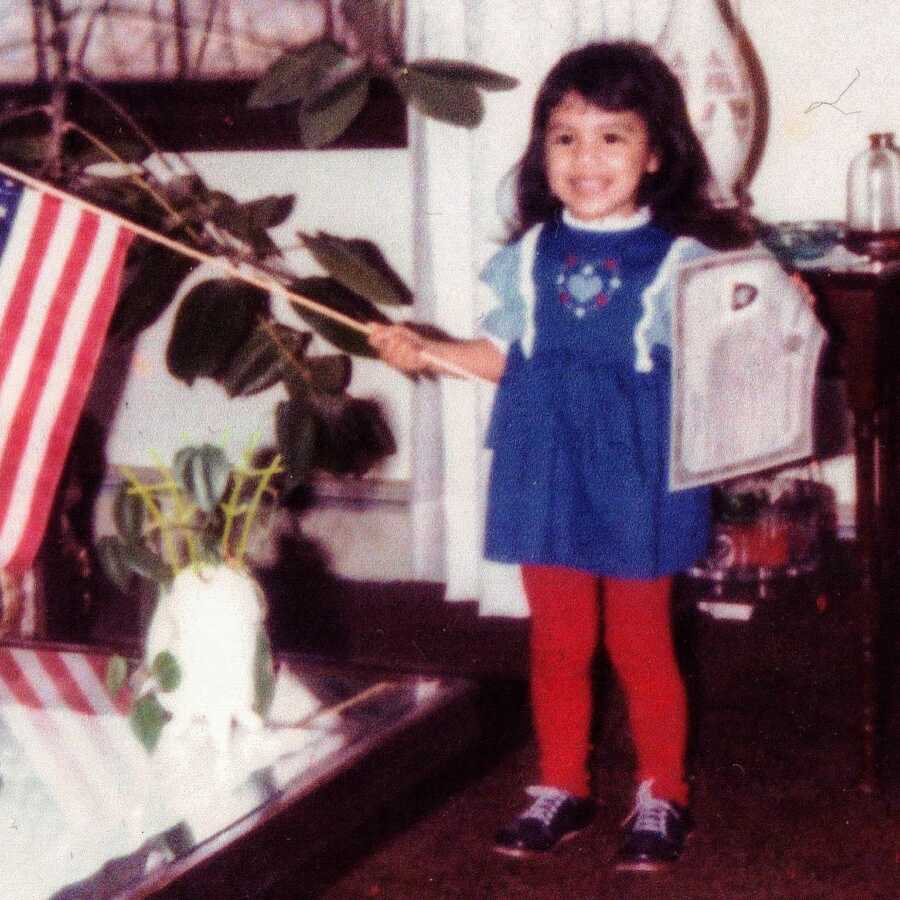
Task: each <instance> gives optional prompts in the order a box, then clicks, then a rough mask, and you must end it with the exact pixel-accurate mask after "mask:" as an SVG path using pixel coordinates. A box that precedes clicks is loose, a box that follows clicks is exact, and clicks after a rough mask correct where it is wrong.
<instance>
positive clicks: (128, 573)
mask: <svg viewBox="0 0 900 900" xmlns="http://www.w3.org/2000/svg"><path fill="white" fill-rule="evenodd" d="M97 557H98V559H99V560H100V566H101V568H102V569H103V572H104V574H105V575H106V577H107V578H108V579H109V580H110V581H111V582H112V583H113V584H114V585H115V586H116V587H117V588H118V589H119V590H120V591H122V592H123V593H124V592H125V591H127V590H128V588H129V587H130V585H131V577H132V568H131V565H130V564H129V563H128V561H127V559H126V558H125V544H124V543H123V542H122V541H121V540H119V538H117V537H113V536H112V535H109V534H107V535H104V536H103V537H101V538H100V539H99V540H98V541H97Z"/></svg>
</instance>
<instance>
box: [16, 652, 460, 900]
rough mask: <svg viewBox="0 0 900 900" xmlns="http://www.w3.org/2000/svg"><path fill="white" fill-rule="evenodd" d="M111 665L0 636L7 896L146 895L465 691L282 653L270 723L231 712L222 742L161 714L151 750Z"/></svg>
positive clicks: (99, 657) (94, 656) (94, 655)
mask: <svg viewBox="0 0 900 900" xmlns="http://www.w3.org/2000/svg"><path fill="white" fill-rule="evenodd" d="M105 667H106V657H105V656H104V655H103V654H101V653H98V652H96V651H90V652H85V651H83V650H77V649H68V648H67V649H59V648H53V647H40V648H38V647H30V646H16V645H4V646H0V777H2V783H0V840H2V842H3V848H4V860H3V866H2V869H0V897H9V898H13V897H14V898H16V900H31V898H34V900H44V898H49V897H58V898H67V900H74V898H85V900H86V898H91V900H97V898H103V897H119V896H122V897H127V896H147V894H148V892H149V893H152V892H153V890H155V889H156V888H161V887H163V886H165V885H166V884H168V883H170V882H172V881H173V879H175V878H176V877H178V876H179V875H180V874H183V873H184V872H188V871H189V870H190V869H191V866H192V865H193V864H194V862H195V861H207V860H208V858H209V857H210V856H212V855H215V854H221V853H222V852H223V851H227V849H228V847H229V845H230V844H232V843H233V842H235V841H236V840H237V839H238V838H242V837H246V836H247V835H249V834H251V833H253V832H255V831H256V830H258V829H260V826H262V825H265V824H266V822H267V821H268V820H270V819H272V818H273V817H275V816H277V815H278V813H279V811H280V810H281V811H283V810H286V809H288V808H290V807H292V806H297V804H298V803H299V802H300V801H301V800H302V799H304V798H308V797H310V796H312V795H314V794H315V793H316V791H317V790H319V789H320V788H321V787H322V786H323V785H324V784H326V783H328V782H329V781H330V780H331V779H333V778H334V777H335V776H336V775H337V774H339V773H341V772H342V771H347V770H348V769H350V768H352V767H353V766H354V765H357V764H358V763H359V762H360V760H362V759H364V758H365V757H366V756H367V755H370V754H372V753H373V751H375V750H377V749H379V747H380V746H381V745H386V744H388V743H389V742H390V741H391V740H395V739H396V738H397V737H398V735H402V734H403V732H404V731H405V730H406V731H410V730H414V728H413V726H416V725H422V724H423V723H427V721H428V718H429V716H433V715H434V714H435V713H440V712H442V711H443V708H446V707H447V706H449V705H452V704H454V703H458V702H459V700H460V698H461V697H465V696H466V695H467V693H468V692H469V691H471V686H470V685H468V684H467V683H465V682H455V683H452V682H447V681H438V680H434V679H424V678H419V677H414V676H398V675H390V676H388V677H387V678H385V677H384V676H383V675H376V674H373V673H363V672H360V671H357V670H354V669H341V668H338V667H335V666H328V665H324V664H315V663H310V662H303V661H299V660H291V661H286V660H281V662H280V664H279V666H278V674H277V678H276V688H275V699H274V702H273V705H272V710H271V712H270V715H269V717H268V719H267V723H266V726H265V728H264V729H262V730H261V731H255V732H254V731H248V730H245V729H241V728H240V727H238V726H236V727H235V730H234V733H233V740H232V744H231V746H230V748H229V750H228V752H226V753H223V752H219V751H217V749H216V747H215V746H214V744H213V743H212V741H211V739H210V737H209V734H208V732H207V731H206V729H205V728H204V727H203V726H202V724H200V723H198V724H197V725H196V726H195V727H194V728H193V729H192V730H191V731H189V732H188V733H187V734H186V735H183V736H176V735H174V734H170V735H169V736H167V731H166V729H165V728H163V732H162V737H161V739H160V742H159V744H158V745H157V747H156V749H155V750H154V751H153V752H152V753H149V754H148V753H147V752H146V751H145V750H144V748H143V747H142V745H141V744H140V743H139V742H138V740H137V739H136V737H135V736H134V735H133V733H132V732H131V729H130V725H129V722H128V719H127V718H126V717H125V715H124V714H123V709H122V708H120V707H119V708H117V704H116V702H114V701H113V699H112V698H111V697H110V695H109V693H108V692H107V689H106V686H105ZM424 733H427V730H426V732H424ZM420 737H421V735H420ZM447 737H448V735H447V733H446V732H445V733H444V734H443V735H439V736H438V738H437V739H438V740H441V739H446V738H447ZM455 737H456V738H458V739H459V745H460V746H462V744H464V743H465V742H466V735H464V734H463V733H459V734H457V735H455ZM468 737H471V734H469V735H468ZM351 802H352V798H351ZM324 824H325V823H323V825H324Z"/></svg>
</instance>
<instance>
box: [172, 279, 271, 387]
mask: <svg viewBox="0 0 900 900" xmlns="http://www.w3.org/2000/svg"><path fill="white" fill-rule="evenodd" d="M268 297H269V295H268V292H266V291H264V290H263V289H261V288H258V287H254V286H253V285H249V284H247V283H245V282H243V281H239V280H237V279H233V278H230V279H216V280H211V281H204V282H202V283H201V284H198V285H197V286H196V287H194V288H193V289H191V290H190V291H189V292H188V294H187V296H186V297H185V298H184V300H182V302H181V305H180V307H179V309H178V314H177V315H176V317H175V323H174V325H173V326H172V334H171V337H170V338H169V346H168V347H167V349H166V363H167V364H168V367H169V371H170V372H171V373H172V374H173V375H174V376H175V377H176V378H180V379H181V380H182V381H185V382H187V383H188V384H193V381H194V379H195V378H197V377H200V376H204V375H205V376H209V377H211V378H212V377H215V376H216V375H219V374H220V373H222V372H224V371H225V370H226V368H227V367H228V366H229V365H230V363H231V360H232V358H233V357H234V355H235V353H236V352H237V351H238V349H239V348H240V347H241V345H242V344H243V343H244V341H246V340H247V338H248V337H249V336H250V334H251V333H252V331H253V329H254V328H256V324H257V321H258V319H259V317H260V316H262V315H265V314H267V313H268Z"/></svg>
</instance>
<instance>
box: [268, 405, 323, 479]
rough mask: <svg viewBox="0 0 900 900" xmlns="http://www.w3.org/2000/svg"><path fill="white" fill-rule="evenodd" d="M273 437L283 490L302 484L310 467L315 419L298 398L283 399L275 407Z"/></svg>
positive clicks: (313, 445)
mask: <svg viewBox="0 0 900 900" xmlns="http://www.w3.org/2000/svg"><path fill="white" fill-rule="evenodd" d="M275 437H276V441H277V444H278V452H279V453H280V454H281V457H282V462H283V465H284V478H285V489H286V490H287V491H288V492H290V491H292V490H294V489H295V488H298V487H300V486H301V485H303V484H305V483H306V480H307V478H308V477H309V473H310V471H311V470H312V467H313V453H314V450H315V440H316V422H315V419H314V417H313V415H312V413H311V410H310V408H309V406H308V405H307V404H306V403H305V402H303V401H302V400H285V401H283V402H282V403H279V404H278V406H277V407H276V409H275Z"/></svg>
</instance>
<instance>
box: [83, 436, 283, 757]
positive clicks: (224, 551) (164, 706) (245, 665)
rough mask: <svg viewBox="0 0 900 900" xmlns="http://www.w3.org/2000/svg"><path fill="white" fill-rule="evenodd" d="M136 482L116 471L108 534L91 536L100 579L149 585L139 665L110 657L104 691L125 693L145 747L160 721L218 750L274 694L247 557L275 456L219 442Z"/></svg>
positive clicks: (261, 601) (251, 724)
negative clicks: (152, 594)
mask: <svg viewBox="0 0 900 900" xmlns="http://www.w3.org/2000/svg"><path fill="white" fill-rule="evenodd" d="M157 470H158V471H157V473H156V476H155V477H154V478H152V479H148V480H146V481H145V480H142V478H141V477H139V475H138V473H136V472H135V471H133V470H132V469H129V468H123V469H122V472H123V475H124V481H123V483H122V486H121V488H120V490H119V492H118V494H117V497H116V500H115V504H114V509H113V518H114V521H115V526H116V532H117V533H116V534H115V535H107V536H104V537H102V538H101V539H100V541H99V543H98V553H99V556H100V559H101V560H102V562H103V566H104V568H105V570H106V572H107V574H108V575H109V577H110V578H111V579H112V580H113V581H114V582H115V583H116V584H117V585H118V586H119V587H121V588H122V589H123V590H126V589H127V588H128V586H129V584H130V583H131V581H132V578H133V575H134V574H135V573H137V574H138V575H140V576H142V577H143V578H145V579H150V580H152V581H154V582H156V583H157V585H158V599H157V602H156V607H155V609H154V611H153V614H152V616H151V618H150V620H149V627H148V629H147V634H146V637H145V643H144V651H143V656H142V661H141V663H140V665H139V666H138V667H137V668H136V669H135V671H133V672H131V674H130V675H129V665H128V662H127V661H126V660H125V659H124V658H123V657H113V658H112V660H111V661H110V665H109V669H108V672H107V680H108V684H109V688H110V690H111V692H112V693H113V694H117V693H118V692H119V691H120V690H122V689H123V688H125V687H126V686H127V687H128V689H130V690H131V692H132V700H131V723H132V726H133V728H134V731H135V733H136V734H137V736H138V737H139V739H140V740H141V742H142V743H143V744H144V745H145V746H146V747H147V748H148V749H149V750H152V749H153V748H154V747H155V746H156V743H157V741H158V739H159V736H160V734H161V731H162V728H163V726H164V725H166V724H167V723H169V724H168V727H170V728H173V729H175V730H176V731H178V732H179V733H180V732H182V731H186V730H187V729H189V728H192V727H194V726H196V725H198V724H199V726H200V727H205V728H207V729H208V730H209V733H210V736H211V738H212V740H213V742H214V745H215V746H216V747H217V748H218V749H220V750H222V749H227V747H228V745H229V741H230V737H231V732H232V728H233V727H235V725H237V726H241V727H244V728H254V729H255V728H259V727H261V725H262V722H263V718H262V717H263V716H264V715H265V713H266V710H267V708H268V706H269V704H270V703H271V699H272V695H273V691H274V683H275V679H274V668H273V662H272V653H271V646H270V643H269V638H268V634H267V631H266V626H265V618H266V601H265V597H264V595H263V592H262V590H261V588H260V586H259V584H258V583H257V581H256V580H255V579H254V577H253V575H252V574H251V572H250V570H249V568H248V567H247V566H246V565H245V563H244V557H245V554H246V551H247V548H248V542H249V541H250V539H251V534H252V532H253V529H254V526H255V525H256V524H258V522H259V521H260V512H261V510H262V508H263V506H264V504H268V503H269V501H270V500H271V497H272V495H274V493H275V489H274V486H273V479H274V478H275V477H276V476H277V475H278V474H279V473H280V472H281V471H282V466H281V459H280V457H279V456H277V455H276V456H274V458H272V459H271V460H270V461H268V463H267V464H261V465H255V464H254V459H253V454H252V453H250V452H248V453H246V454H245V458H244V460H243V461H242V462H241V463H239V464H236V465H232V464H231V463H230V462H229V460H228V459H227V458H226V455H225V453H224V451H223V450H222V449H221V448H219V447H216V446H213V445H209V444H205V445H202V446H191V447H185V448H183V449H181V450H179V451H178V453H176V454H175V457H174V460H173V462H172V465H171V466H170V467H167V466H163V465H159V466H158V467H157Z"/></svg>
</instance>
